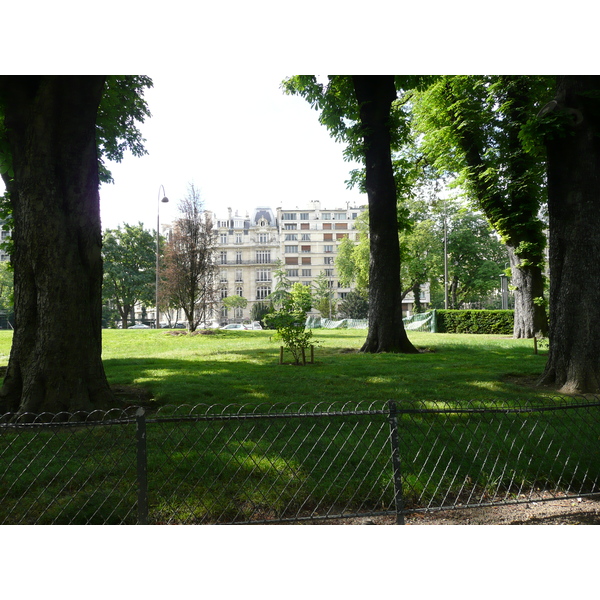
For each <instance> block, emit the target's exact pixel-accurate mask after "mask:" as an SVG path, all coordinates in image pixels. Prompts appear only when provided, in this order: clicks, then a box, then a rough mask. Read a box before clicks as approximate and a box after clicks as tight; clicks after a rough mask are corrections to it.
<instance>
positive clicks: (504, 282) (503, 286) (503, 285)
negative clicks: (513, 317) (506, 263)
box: [500, 273, 508, 310]
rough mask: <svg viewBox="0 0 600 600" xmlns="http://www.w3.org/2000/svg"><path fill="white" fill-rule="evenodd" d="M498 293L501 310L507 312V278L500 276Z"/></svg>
mask: <svg viewBox="0 0 600 600" xmlns="http://www.w3.org/2000/svg"><path fill="white" fill-rule="evenodd" d="M500 292H501V294H502V310H508V276H507V275H506V274H505V273H502V275H500Z"/></svg>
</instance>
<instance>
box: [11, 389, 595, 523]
mask: <svg viewBox="0 0 600 600" xmlns="http://www.w3.org/2000/svg"><path fill="white" fill-rule="evenodd" d="M0 420H1V422H0V478H1V488H0V523H15V524H16V523H64V524H66V523H77V524H92V523H98V524H100V523H124V524H128V523H129V524H134V523H142V524H144V523H149V524H160V523H187V524H193V523H286V522H297V521H302V520H312V521H316V522H320V521H321V520H324V519H336V518H350V517H358V516H376V515H395V516H396V522H398V523H403V522H404V515H406V514H409V513H414V512H420V511H431V510H438V509H450V508H456V509H458V508H469V507H476V506H486V505H497V504H508V503H519V502H530V501H532V500H536V501H548V500H553V499H564V498H569V497H581V496H586V495H593V494H599V493H600V451H599V449H598V439H599V438H600V423H599V420H600V401H599V400H598V399H597V398H594V399H592V400H589V399H587V400H585V399H581V401H577V400H573V399H569V400H568V401H567V400H566V399H556V398H555V399H547V400H546V401H544V402H541V403H540V402H539V401H538V402H537V403H536V404H535V405H534V404H533V403H530V402H520V403H518V404H511V405H510V406H509V405H501V404H499V403H490V402H481V403H476V402H456V403H453V404H452V405H451V406H450V405H445V404H444V405H440V404H438V403H428V402H416V401H415V402H411V403H406V402H402V403H395V402H391V401H390V402H388V403H385V404H383V403H379V404H365V403H354V404H352V405H350V404H344V405H340V404H333V405H328V406H323V405H316V406H314V405H313V406H309V405H303V406H292V405H287V406H277V405H270V406H256V407H249V406H233V405H232V406H227V407H216V406H207V405H198V406H195V407H184V406H180V407H163V408H161V409H160V410H158V411H148V410H146V409H143V408H138V409H130V410H127V411H110V412H108V413H100V412H95V413H91V414H86V415H82V414H78V415H65V414H63V415H51V416H50V415H39V416H37V417H35V418H33V417H31V416H30V418H27V419H24V420H25V421H32V420H33V422H22V421H23V419H22V420H15V418H14V416H12V415H4V417H2V418H1V419H0Z"/></svg>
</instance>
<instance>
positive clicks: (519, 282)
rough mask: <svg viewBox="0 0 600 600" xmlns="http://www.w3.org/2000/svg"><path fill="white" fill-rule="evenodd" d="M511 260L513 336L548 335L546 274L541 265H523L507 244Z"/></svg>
mask: <svg viewBox="0 0 600 600" xmlns="http://www.w3.org/2000/svg"><path fill="white" fill-rule="evenodd" d="M506 248H507V250H508V257H509V260H510V270H511V284H512V286H513V287H514V289H515V295H514V298H515V313H514V315H515V316H514V328H513V337H515V338H533V337H538V338H539V337H546V335H548V319H547V317H546V308H545V306H544V304H543V303H540V300H543V297H544V274H543V273H542V269H541V268H540V267H539V266H535V265H527V266H519V265H521V260H520V258H519V257H518V256H516V254H515V249H514V247H512V246H510V245H507V246H506Z"/></svg>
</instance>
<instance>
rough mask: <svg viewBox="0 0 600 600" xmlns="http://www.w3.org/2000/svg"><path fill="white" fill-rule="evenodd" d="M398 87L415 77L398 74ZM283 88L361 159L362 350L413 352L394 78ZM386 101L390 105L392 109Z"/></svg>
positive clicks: (305, 79) (307, 82) (301, 81)
mask: <svg viewBox="0 0 600 600" xmlns="http://www.w3.org/2000/svg"><path fill="white" fill-rule="evenodd" d="M399 83H400V84H401V87H403V88H404V89H407V88H410V87H413V86H414V85H416V84H417V83H418V78H411V77H407V78H402V80H401V81H399ZM284 89H285V90H286V91H287V92H288V93H295V94H299V95H301V96H303V97H304V98H305V99H306V100H308V101H309V102H310V103H311V104H312V106H313V107H314V108H316V109H318V110H320V112H321V114H320V121H321V122H322V123H323V124H324V125H326V127H327V128H328V129H329V131H330V133H331V135H332V136H333V137H334V138H335V139H338V140H340V141H344V142H346V143H347V146H346V149H345V151H344V154H345V156H346V158H352V159H355V160H360V161H361V162H362V161H364V165H365V180H364V188H365V190H366V192H367V196H368V199H369V227H370V231H369V234H370V235H369V239H370V256H371V259H370V267H369V281H370V285H369V311H370V313H369V332H368V335H367V339H366V341H365V343H364V345H363V347H362V351H363V352H407V353H413V352H417V350H416V348H415V347H414V346H413V345H412V344H411V342H410V341H409V339H408V336H407V335H406V331H405V330H404V324H403V322H402V303H401V289H400V250H399V245H398V225H397V207H396V200H397V187H398V185H399V184H398V181H397V174H396V176H395V173H394V169H393V165H392V148H394V147H398V146H399V145H401V144H402V142H403V141H404V139H405V136H406V135H407V133H408V127H407V121H406V119H405V118H404V117H405V115H404V113H403V112H402V110H401V103H399V102H398V94H397V91H396V81H395V77H394V76H392V75H389V76H385V75H381V76H379V75H378V76H366V75H353V76H330V77H329V81H328V84H327V86H324V85H323V84H321V83H319V82H317V80H316V78H315V77H314V76H296V77H292V78H289V79H288V80H286V81H285V82H284ZM392 106H395V107H396V110H392Z"/></svg>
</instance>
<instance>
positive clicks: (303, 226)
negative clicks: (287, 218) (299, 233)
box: [300, 223, 310, 229]
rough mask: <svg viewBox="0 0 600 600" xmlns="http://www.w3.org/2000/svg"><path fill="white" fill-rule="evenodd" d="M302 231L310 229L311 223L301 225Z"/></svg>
mask: <svg viewBox="0 0 600 600" xmlns="http://www.w3.org/2000/svg"><path fill="white" fill-rule="evenodd" d="M300 229H310V223H300Z"/></svg>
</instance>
